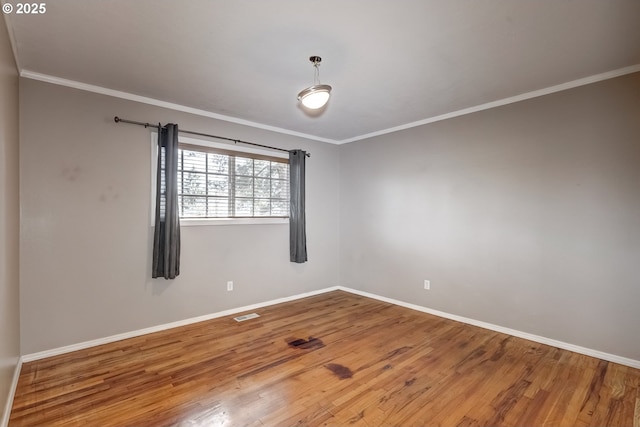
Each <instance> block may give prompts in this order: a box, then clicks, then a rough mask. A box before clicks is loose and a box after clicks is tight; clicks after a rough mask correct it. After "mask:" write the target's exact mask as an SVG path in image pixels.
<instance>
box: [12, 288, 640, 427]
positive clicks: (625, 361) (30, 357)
mask: <svg viewBox="0 0 640 427" xmlns="http://www.w3.org/2000/svg"><path fill="white" fill-rule="evenodd" d="M337 290H341V291H345V292H349V293H352V294H355V295H360V296H363V297H367V298H373V299H376V300H378V301H383V302H387V303H390V304H394V305H398V306H400V307H405V308H409V309H411V310H416V311H421V312H423V313H428V314H432V315H434V316H439V317H443V318H445V319H450V320H455V321H457V322H461V323H466V324H469V325H473V326H478V327H480V328H484V329H488V330H491V331H495V332H501V333H503V334H507V335H512V336H515V337H518V338H523V339H526V340H529V341H534V342H537V343H540V344H546V345H550V346H553V347H558V348H561V349H564V350H569V351H573V352H575V353H580V354H584V355H586V356H591V357H596V358H598V359H602V360H606V361H609V362H614V363H619V364H621V365H625V366H629V367H632V368H636V369H640V360H635V359H629V358H626V357H622V356H617V355H615V354H610V353H605V352H602V351H599V350H593V349H590V348H586V347H581V346H578V345H574V344H569V343H566V342H563V341H558V340H554V339H551V338H546V337H541V336H539V335H533V334H530V333H527V332H522V331H518V330H515V329H510V328H506V327H503V326H499V325H494V324H491V323H487V322H482V321H480V320H475V319H470V318H467V317H462V316H458V315H456V314H451V313H446V312H444V311H438V310H434V309H431V308H427V307H423V306H420V305H416V304H411V303H407V302H404V301H400V300H396V299H393V298H387V297H383V296H380V295H376V294H372V293H369V292H364V291H360V290H357V289H352V288H349V287H346V286H333V287H329V288H324V289H320V290H317V291H312V292H306V293H302V294H297V295H292V296H290V297H285V298H278V299H274V300H271V301H265V302H262V303H258V304H252V305H248V306H244V307H239V308H234V309H230V310H225V311H220V312H217V313H212V314H207V315H204V316H198V317H192V318H190V319H185V320H179V321H177V322H171V323H165V324H163V325H158V326H153V327H150V328H145V329H139V330H136V331H131V332H125V333H122V334H117V335H112V336H109V337H105V338H99V339H95V340H91V341H85V342H81V343H78V344H73V345H68V346H64V347H58V348H54V349H51V350H45V351H41V352H38V353H31V354H26V355H23V356H22V357H21V358H20V364H22V362H25V363H26V362H32V361H34V360H39V359H44V358H46V357H51V356H57V355H60V354H65V353H69V352H72V351H76V350H83V349H85V348H90V347H95V346H98V345H102V344H108V343H111V342H115V341H120V340H124V339H127V338H133V337H138V336H141V335H145V334H150V333H153V332H159V331H164V330H167V329H171V328H176V327H179V326H185V325H190V324H192V323H197V322H203V321H205V320H211V319H216V318H218V317H224V316H229V315H232V314H238V313H242V312H245V311H252V310H256V309H258V308H262V307H267V306H270V305H274V304H280V303H283V302H289V301H295V300H297V299H301V298H306V297H310V296H314V295H320V294H324V293H327V292H331V291H337ZM18 373H19V371H18ZM15 380H16V384H17V378H16V379H15ZM12 399H13V397H12ZM0 427H4V426H2V425H0Z"/></svg>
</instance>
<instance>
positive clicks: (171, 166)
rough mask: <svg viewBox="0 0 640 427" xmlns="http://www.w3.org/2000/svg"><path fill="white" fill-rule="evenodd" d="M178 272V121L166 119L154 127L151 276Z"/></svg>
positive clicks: (169, 274)
mask: <svg viewBox="0 0 640 427" xmlns="http://www.w3.org/2000/svg"><path fill="white" fill-rule="evenodd" d="M179 274H180V216H179V215H178V125H174V124H172V123H170V124H168V125H166V126H165V127H161V128H160V129H159V131H158V175H157V180H156V224H155V230H154V234H153V266H152V272H151V277H153V278H156V277H164V278H165V279H175V278H176V276H178V275H179Z"/></svg>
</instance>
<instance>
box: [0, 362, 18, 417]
mask: <svg viewBox="0 0 640 427" xmlns="http://www.w3.org/2000/svg"><path fill="white" fill-rule="evenodd" d="M21 370H22V357H19V358H18V363H17V364H16V368H15V370H14V371H13V380H11V387H10V388H9V395H8V396H7V402H6V403H5V406H4V412H3V414H2V419H1V420H0V427H7V426H8V425H9V416H11V408H12V407H13V398H14V397H15V395H16V389H17V388H18V379H20V371H21Z"/></svg>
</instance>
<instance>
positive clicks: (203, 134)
mask: <svg viewBox="0 0 640 427" xmlns="http://www.w3.org/2000/svg"><path fill="white" fill-rule="evenodd" d="M113 121H114V122H116V123H120V122H122V123H129V124H132V125H138V126H144V127H146V128H155V129H158V130H159V129H160V126H158V125H152V124H150V123H143V122H136V121H134V120H125V119H121V118H120V117H118V116H115V117H114V118H113ZM178 133H188V134H189V135H198V136H206V137H208V138H216V139H224V140H226V141H233V143H235V144H238V143H239V144H247V145H253V146H256V147H262V148H268V149H269V150H278V151H285V152H287V153H288V152H289V150H287V149H284V148H278V147H271V146H269V145H262V144H256V143H255V142H248V141H242V140H240V139H233V138H227V137H224V136H216V135H209V134H208V133H201V132H194V131H191V130H183V129H180V128H178ZM306 154H307V157H311V153H306Z"/></svg>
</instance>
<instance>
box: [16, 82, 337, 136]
mask: <svg viewBox="0 0 640 427" xmlns="http://www.w3.org/2000/svg"><path fill="white" fill-rule="evenodd" d="M20 77H24V78H27V79H32V80H38V81H41V82H46V83H52V84H56V85H60V86H66V87H70V88H74V89H80V90H84V91H87V92H93V93H98V94H101V95H107V96H113V97H115V98H121V99H126V100H128V101H135V102H141V103H143V104H149V105H153V106H156V107H162V108H167V109H170V110H174V111H181V112H184V113H189V114H195V115H197V116H203V117H209V118H211V119H216V120H222V121H225V122H230V123H235V124H239V125H244V126H249V127H253V128H258V129H262V130H267V131H271V132H277V133H281V134H285V135H291V136H297V137H300V138H305V139H311V140H314V141H320V142H327V143H329V144H338V143H339V142H338V141H335V140H333V139H328V138H322V137H319V136H315V135H309V134H306V133H302V132H296V131H293V130H290V129H284V128H279V127H276V126H269V125H265V124H263V123H257V122H252V121H249V120H244V119H239V118H237V117H231V116H225V115H223V114H218V113H213V112H211V111H206V110H201V109H199V108H193V107H188V106H186V105H180V104H175V103H173V102H167V101H162V100H159V99H155V98H149V97H147V96H141V95H135V94H133V93H129V92H124V91H120V90H114V89H109V88H106V87H102V86H96V85H92V84H88V83H82V82H78V81H75V80H69V79H63V78H61V77H56V76H51V75H48V74H42V73H36V72H35V71H29V70H22V71H20Z"/></svg>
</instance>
